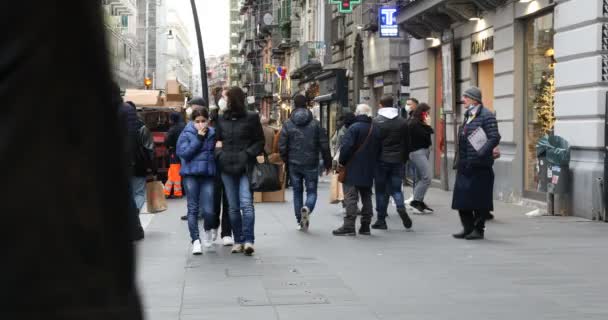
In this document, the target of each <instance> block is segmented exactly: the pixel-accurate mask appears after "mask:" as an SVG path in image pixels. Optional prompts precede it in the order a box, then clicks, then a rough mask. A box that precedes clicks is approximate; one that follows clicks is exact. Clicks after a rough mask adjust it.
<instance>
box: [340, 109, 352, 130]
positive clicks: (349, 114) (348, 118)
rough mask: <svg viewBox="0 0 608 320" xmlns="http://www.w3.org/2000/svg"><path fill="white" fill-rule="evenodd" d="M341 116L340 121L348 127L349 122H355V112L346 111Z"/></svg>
mask: <svg viewBox="0 0 608 320" xmlns="http://www.w3.org/2000/svg"><path fill="white" fill-rule="evenodd" d="M342 117H343V119H342V123H343V124H344V126H345V127H346V128H348V127H350V125H351V124H353V123H355V113H354V112H347V113H345V114H344V115H343V116H342Z"/></svg>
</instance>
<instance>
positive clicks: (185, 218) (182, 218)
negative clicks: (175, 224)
mask: <svg viewBox="0 0 608 320" xmlns="http://www.w3.org/2000/svg"><path fill="white" fill-rule="evenodd" d="M179 219H180V220H182V221H186V220H188V216H187V215H186V216H181V217H180V218H179Z"/></svg>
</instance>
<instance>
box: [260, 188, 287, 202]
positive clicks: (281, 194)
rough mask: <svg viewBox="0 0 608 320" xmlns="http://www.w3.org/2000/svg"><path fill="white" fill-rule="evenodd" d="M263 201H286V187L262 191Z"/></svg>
mask: <svg viewBox="0 0 608 320" xmlns="http://www.w3.org/2000/svg"><path fill="white" fill-rule="evenodd" d="M262 202H285V188H283V189H281V190H279V191H274V192H262Z"/></svg>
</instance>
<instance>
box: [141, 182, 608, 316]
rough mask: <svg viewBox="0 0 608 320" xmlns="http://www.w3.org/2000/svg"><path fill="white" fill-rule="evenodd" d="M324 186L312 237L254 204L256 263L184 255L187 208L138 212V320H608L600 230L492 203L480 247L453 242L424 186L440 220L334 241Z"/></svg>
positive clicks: (286, 215) (439, 206) (607, 256)
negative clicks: (141, 313) (142, 316)
mask: <svg viewBox="0 0 608 320" xmlns="http://www.w3.org/2000/svg"><path fill="white" fill-rule="evenodd" d="M327 188H328V184H327V183H321V184H320V190H319V201H318V207H317V209H316V211H315V213H314V215H313V217H312V221H311V229H310V232H308V233H302V232H298V231H296V230H295V229H296V228H295V227H296V223H295V220H294V217H293V213H292V207H291V202H286V203H281V204H268V203H264V204H257V205H256V237H257V239H256V249H257V252H256V254H255V255H254V257H245V256H243V255H242V254H239V255H232V254H230V251H229V248H228V247H222V246H219V245H218V246H217V248H216V250H215V251H214V252H205V254H204V255H202V256H192V255H191V254H190V247H189V245H188V241H189V238H188V232H187V227H186V223H185V222H184V221H181V220H180V219H179V217H180V216H181V215H182V214H184V213H185V210H186V209H185V204H186V202H185V200H171V201H170V202H169V205H170V207H169V210H168V211H166V212H163V213H160V214H156V215H142V222H143V223H144V225H146V239H145V240H143V241H141V242H140V243H139V244H138V248H137V249H138V275H137V276H138V282H139V288H140V292H141V294H142V296H143V299H142V300H143V303H144V308H145V313H146V319H150V320H173V319H182V320H194V319H197V320H198V319H201V320H202V319H214V320H220V319H221V320H229V319H250V320H253V319H281V320H296V319H316V320H324V319H349V320H358V319H365V320H369V319H390V320H398V319H416V320H425V319H434V320H435V319H471V318H473V319H494V320H499V319H535V320H540V319H551V320H555V319H569V320H572V319H608V311H607V309H606V308H605V305H606V303H607V302H608V295H607V292H608V289H607V288H608V277H607V276H606V270H605V269H604V268H605V266H606V265H608V224H605V223H600V222H592V221H589V220H585V219H582V218H576V217H536V218H529V217H526V216H525V213H526V212H529V211H531V210H532V209H530V208H524V207H518V206H514V205H507V204H503V203H499V202H497V203H496V205H497V208H496V211H495V216H496V220H495V221H492V222H490V223H489V224H488V227H487V232H486V236H487V239H486V240H485V241H477V242H471V241H466V240H455V239H453V238H452V237H451V236H450V234H451V233H453V232H456V231H459V230H458V229H459V228H460V225H459V222H458V218H457V215H456V214H455V213H454V212H453V211H451V210H450V209H449V203H450V201H451V195H450V194H449V193H445V192H442V191H439V190H437V189H431V190H430V192H429V195H428V196H427V199H428V203H429V205H430V206H431V207H433V208H435V209H436V213H435V214H433V215H427V216H413V220H414V228H413V231H412V232H406V231H405V230H404V229H403V228H402V227H401V223H400V221H399V219H398V216H397V215H396V213H395V212H394V208H392V209H391V210H392V211H391V212H390V213H389V214H390V219H389V230H388V231H372V233H373V235H372V236H371V237H369V236H357V237H354V238H352V237H345V238H341V237H334V236H332V235H331V230H332V229H333V228H335V227H337V226H339V225H340V223H341V216H340V215H339V213H338V212H339V210H338V209H339V207H338V206H334V205H329V204H327V203H328V201H327V197H328V191H327ZM409 192H410V191H409V190H408V194H409ZM290 198H291V194H290V193H289V192H288V193H287V199H290Z"/></svg>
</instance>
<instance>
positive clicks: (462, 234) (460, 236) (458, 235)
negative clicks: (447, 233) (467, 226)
mask: <svg viewBox="0 0 608 320" xmlns="http://www.w3.org/2000/svg"><path fill="white" fill-rule="evenodd" d="M469 233H471V231H469V230H462V231H460V232H459V233H455V234H453V235H452V237H454V238H456V239H464V238H465V237H466V236H468V235H469Z"/></svg>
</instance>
